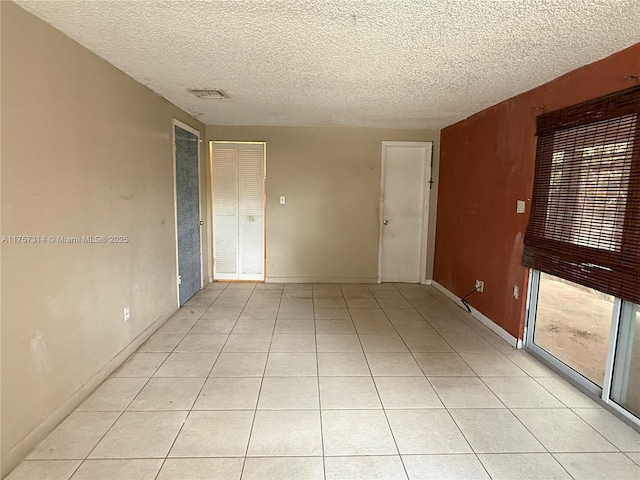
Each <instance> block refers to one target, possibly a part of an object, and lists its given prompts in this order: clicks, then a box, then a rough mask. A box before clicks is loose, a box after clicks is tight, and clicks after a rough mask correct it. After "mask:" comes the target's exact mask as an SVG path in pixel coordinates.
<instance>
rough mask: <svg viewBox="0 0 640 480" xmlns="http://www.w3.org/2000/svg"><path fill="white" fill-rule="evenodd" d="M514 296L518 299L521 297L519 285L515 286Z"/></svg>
mask: <svg viewBox="0 0 640 480" xmlns="http://www.w3.org/2000/svg"><path fill="white" fill-rule="evenodd" d="M513 298H515V299H516V300H517V299H518V298H520V287H518V286H517V285H514V286H513Z"/></svg>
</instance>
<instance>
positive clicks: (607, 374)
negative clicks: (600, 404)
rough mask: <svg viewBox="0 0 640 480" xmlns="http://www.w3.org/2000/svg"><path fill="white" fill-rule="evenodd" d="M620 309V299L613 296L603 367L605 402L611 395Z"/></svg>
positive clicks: (603, 398)
mask: <svg viewBox="0 0 640 480" xmlns="http://www.w3.org/2000/svg"><path fill="white" fill-rule="evenodd" d="M621 311H622V300H620V299H619V298H617V297H615V298H614V300H613V312H612V313H611V327H610V328H609V347H608V349H607V360H606V363H605V368H604V380H603V382H602V400H604V401H605V402H609V398H610V397H611V388H612V381H613V365H614V363H615V360H616V350H617V346H618V329H619V328H620V314H621Z"/></svg>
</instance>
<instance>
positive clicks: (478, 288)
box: [476, 280, 484, 293]
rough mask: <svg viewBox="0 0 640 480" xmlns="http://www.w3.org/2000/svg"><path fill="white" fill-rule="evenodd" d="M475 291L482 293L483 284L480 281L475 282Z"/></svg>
mask: <svg viewBox="0 0 640 480" xmlns="http://www.w3.org/2000/svg"><path fill="white" fill-rule="evenodd" d="M476 291H477V292H479V293H484V282H483V281H482V280H476Z"/></svg>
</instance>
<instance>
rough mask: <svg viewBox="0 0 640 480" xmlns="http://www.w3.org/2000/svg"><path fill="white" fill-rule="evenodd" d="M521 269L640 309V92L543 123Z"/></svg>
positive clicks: (566, 110)
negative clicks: (585, 288) (567, 282)
mask: <svg viewBox="0 0 640 480" xmlns="http://www.w3.org/2000/svg"><path fill="white" fill-rule="evenodd" d="M537 135H538V144H537V152H536V165H535V176H534V184H533V198H532V201H531V215H530V218H529V224H528V226H527V231H526V235H525V239H524V256H523V262H522V263H523V265H524V266H526V267H530V268H535V269H536V270H540V271H543V272H546V273H549V274H552V275H556V276H558V277H562V278H564V279H566V280H570V281H572V282H575V283H578V284H581V285H584V286H587V287H590V288H594V289H596V290H599V291H602V292H605V293H608V294H610V295H613V296H616V297H620V298H622V299H624V300H629V301H631V302H634V303H640V86H638V87H634V88H630V89H627V90H624V91H622V92H617V93H613V94H611V95H607V96H605V97H601V98H597V99H594V100H590V101H588V102H584V103H581V104H579V105H574V106H572V107H568V108H564V109H562V110H558V111H555V112H550V113H547V114H544V115H541V116H540V117H538V124H537Z"/></svg>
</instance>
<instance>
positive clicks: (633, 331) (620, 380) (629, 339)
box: [610, 302, 640, 418]
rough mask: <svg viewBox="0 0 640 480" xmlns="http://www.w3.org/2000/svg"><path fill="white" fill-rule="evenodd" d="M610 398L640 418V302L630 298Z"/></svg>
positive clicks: (624, 304)
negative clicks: (631, 300)
mask: <svg viewBox="0 0 640 480" xmlns="http://www.w3.org/2000/svg"><path fill="white" fill-rule="evenodd" d="M610 398H611V400H613V401H614V402H616V403H617V404H618V405H620V406H621V407H623V408H624V409H626V410H627V411H629V412H631V413H632V414H634V415H635V416H636V417H638V418H640V306H639V305H637V304H635V303H631V302H622V308H621V311H620V321H619V326H618V335H617V338H616V344H615V354H614V357H613V376H612V384H611V395H610Z"/></svg>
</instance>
